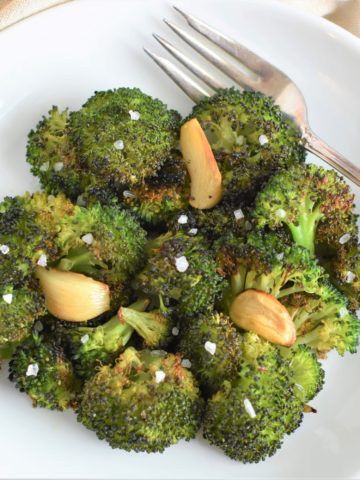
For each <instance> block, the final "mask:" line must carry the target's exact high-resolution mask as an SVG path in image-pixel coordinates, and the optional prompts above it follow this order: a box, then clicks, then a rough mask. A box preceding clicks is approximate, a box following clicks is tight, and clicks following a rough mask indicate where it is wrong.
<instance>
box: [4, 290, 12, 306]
mask: <svg viewBox="0 0 360 480" xmlns="http://www.w3.org/2000/svg"><path fill="white" fill-rule="evenodd" d="M2 298H3V300H4V302H6V303H7V304H9V305H10V304H11V303H12V301H13V294H12V293H6V294H5V295H3V296H2Z"/></svg>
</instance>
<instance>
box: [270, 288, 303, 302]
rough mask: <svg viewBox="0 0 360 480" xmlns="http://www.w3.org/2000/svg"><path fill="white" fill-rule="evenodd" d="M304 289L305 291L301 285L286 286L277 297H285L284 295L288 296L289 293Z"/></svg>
mask: <svg viewBox="0 0 360 480" xmlns="http://www.w3.org/2000/svg"><path fill="white" fill-rule="evenodd" d="M303 291H304V288H303V287H299V286H296V287H295V286H293V287H289V288H284V290H280V292H279V293H278V294H277V295H276V298H278V299H279V298H283V297H286V296H288V295H292V294H293V293H300V292H303Z"/></svg>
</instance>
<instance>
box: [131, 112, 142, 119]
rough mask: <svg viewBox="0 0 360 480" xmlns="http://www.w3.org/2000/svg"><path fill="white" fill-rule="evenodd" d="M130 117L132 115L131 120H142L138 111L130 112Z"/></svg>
mask: <svg viewBox="0 0 360 480" xmlns="http://www.w3.org/2000/svg"><path fill="white" fill-rule="evenodd" d="M129 115H130V118H131V120H139V118H140V113H139V112H137V111H136V110H135V111H134V110H129Z"/></svg>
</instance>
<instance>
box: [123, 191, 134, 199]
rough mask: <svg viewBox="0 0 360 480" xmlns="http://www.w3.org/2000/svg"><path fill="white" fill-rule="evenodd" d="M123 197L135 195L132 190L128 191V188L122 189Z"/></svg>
mask: <svg viewBox="0 0 360 480" xmlns="http://www.w3.org/2000/svg"><path fill="white" fill-rule="evenodd" d="M123 197H124V198H135V197H136V195H135V193H133V192H130V190H124V191H123Z"/></svg>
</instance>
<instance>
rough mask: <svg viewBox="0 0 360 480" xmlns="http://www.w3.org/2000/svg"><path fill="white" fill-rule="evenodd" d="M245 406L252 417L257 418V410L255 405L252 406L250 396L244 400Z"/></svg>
mask: <svg viewBox="0 0 360 480" xmlns="http://www.w3.org/2000/svg"><path fill="white" fill-rule="evenodd" d="M244 407H245V410H246V413H247V414H248V415H249V416H250V417H251V418H255V417H256V412H255V410H254V407H253V406H252V403H251V402H250V400H249V399H248V398H245V400H244Z"/></svg>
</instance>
